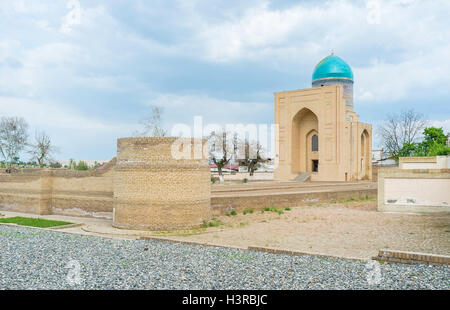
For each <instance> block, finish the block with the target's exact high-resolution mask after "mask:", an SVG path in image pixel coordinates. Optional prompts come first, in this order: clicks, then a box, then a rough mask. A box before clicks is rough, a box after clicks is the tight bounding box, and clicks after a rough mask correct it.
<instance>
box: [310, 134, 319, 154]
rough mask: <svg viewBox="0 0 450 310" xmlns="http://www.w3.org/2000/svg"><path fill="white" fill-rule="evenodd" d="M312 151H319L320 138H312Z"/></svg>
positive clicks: (315, 136)
mask: <svg viewBox="0 0 450 310" xmlns="http://www.w3.org/2000/svg"><path fill="white" fill-rule="evenodd" d="M311 142H312V143H311V145H312V151H313V152H317V151H318V150H319V137H317V135H314V136H312V141H311Z"/></svg>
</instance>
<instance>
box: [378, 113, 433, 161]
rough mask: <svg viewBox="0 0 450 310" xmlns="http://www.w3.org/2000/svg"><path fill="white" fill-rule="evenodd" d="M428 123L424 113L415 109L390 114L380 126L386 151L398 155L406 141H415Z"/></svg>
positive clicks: (380, 133)
mask: <svg viewBox="0 0 450 310" xmlns="http://www.w3.org/2000/svg"><path fill="white" fill-rule="evenodd" d="M426 125H427V121H426V120H425V118H424V115H423V114H420V113H416V112H414V110H412V109H411V110H406V111H402V112H401V113H400V114H388V116H387V120H386V121H385V123H384V124H383V125H382V126H381V127H380V128H379V135H380V136H381V138H382V140H383V146H384V148H385V150H386V152H387V153H388V154H389V155H391V156H394V157H397V156H398V154H399V152H400V150H401V149H402V148H403V146H404V145H405V144H406V143H413V142H415V141H416V139H417V138H418V135H419V134H420V133H421V132H422V130H423V129H424V128H425V126H426Z"/></svg>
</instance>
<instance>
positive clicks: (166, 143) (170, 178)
mask: <svg viewBox="0 0 450 310" xmlns="http://www.w3.org/2000/svg"><path fill="white" fill-rule="evenodd" d="M177 139H178V140H177ZM176 141H183V142H184V147H185V150H187V148H186V147H188V148H189V147H190V151H188V152H187V153H186V154H185V155H187V156H186V157H187V158H184V159H177V158H174V156H173V153H172V151H173V150H174V149H173V146H174V145H176V144H174V142H176ZM206 143H207V142H206V139H193V140H192V141H191V139H180V138H169V137H137V138H121V139H118V141H117V165H116V167H115V175H114V219H113V226H115V227H120V228H128V229H151V230H155V229H156V230H165V229H176V228H187V227H193V226H198V225H201V224H202V222H203V221H204V220H208V219H209V218H210V212H211V211H210V196H211V180H210V169H209V165H208V161H207V158H206V157H205V156H204V155H203V154H202V152H201V149H202V148H203V147H205V146H206ZM198 146H199V147H200V149H199V148H197V151H199V152H197V153H196V154H194V150H195V148H196V147H198ZM175 151H178V149H176V150H175ZM194 155H197V157H198V155H200V157H199V158H198V159H195V158H193V157H194Z"/></svg>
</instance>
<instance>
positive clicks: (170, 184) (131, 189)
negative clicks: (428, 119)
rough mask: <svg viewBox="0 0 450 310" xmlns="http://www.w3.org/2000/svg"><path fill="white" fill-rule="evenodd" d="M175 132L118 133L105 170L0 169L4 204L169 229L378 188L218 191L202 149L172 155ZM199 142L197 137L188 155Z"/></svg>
mask: <svg viewBox="0 0 450 310" xmlns="http://www.w3.org/2000/svg"><path fill="white" fill-rule="evenodd" d="M175 139H176V138H168V137H155V138H148V137H146V138H122V139H119V140H118V154H117V159H116V158H114V159H112V160H111V161H110V162H109V163H108V164H107V165H106V166H104V168H103V169H100V170H92V171H74V170H66V169H21V170H19V171H18V172H17V173H12V174H6V173H3V172H0V210H9V211H18V212H25V213H34V214H59V215H71V216H84V217H101V218H108V219H113V217H114V220H113V225H114V226H115V227H120V228H128V229H148V230H169V229H176V228H187V227H194V226H198V225H201V224H202V223H203V221H208V220H209V219H210V218H211V216H215V215H222V214H225V213H227V212H230V210H236V211H238V212H242V211H243V210H245V209H254V210H260V209H263V208H265V207H268V206H270V207H278V208H281V207H291V206H299V205H310V204H316V203H325V202H329V201H331V200H346V199H350V198H355V199H357V198H363V197H365V196H368V197H376V189H366V190H342V191H333V192H331V191H329V192H317V193H295V194H293V193H290V194H286V193H284V194H283V193H279V194H278V193H271V194H269V195H253V196H242V197H239V196H232V195H230V196H226V197H214V196H212V195H211V181H210V177H211V174H210V170H209V166H208V162H207V159H206V158H204V157H203V156H201V157H200V158H199V159H179V160H176V159H174V158H173V157H172V154H171V146H172V145H173V142H174V141H175ZM184 142H185V143H186V145H188V144H189V143H187V142H186V141H184ZM198 142H199V141H197V144H196V145H197V146H198V145H200V146H201V147H205V145H206V143H207V142H206V140H201V143H198ZM194 146H195V142H192V144H191V155H193V154H192V153H193V151H194ZM197 150H198V149H197ZM114 210H115V211H114Z"/></svg>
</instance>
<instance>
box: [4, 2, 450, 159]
mask: <svg viewBox="0 0 450 310" xmlns="http://www.w3.org/2000/svg"><path fill="white" fill-rule="evenodd" d="M448 12H450V1H448V0H420V1H419V0H370V1H365V0H357V1H350V0H348V1H345V0H336V1H333V0H331V1H320V5H319V1H312V0H311V1H300V0H297V1H288V0H283V1H265V0H246V1H241V0H217V1H215V0H204V1H197V0H187V1H182V0H179V1H169V0H152V1H148V0H132V1H131V0H96V1H93V0H68V1H67V0H28V1H27V0H0V116H1V115H8V116H10V115H11V116H12V115H17V116H22V117H25V118H26V120H27V121H28V122H29V124H30V127H31V128H30V132H31V133H32V132H34V131H35V130H36V129H40V130H45V131H46V132H47V133H48V134H49V135H50V136H51V137H52V139H53V141H54V142H55V144H56V145H57V146H58V147H59V148H60V153H59V154H58V155H57V158H59V159H68V158H74V159H77V160H79V159H91V160H106V159H109V158H111V157H113V156H115V153H116V138H117V137H124V136H129V135H131V134H132V133H133V131H135V130H137V129H139V124H138V122H139V120H140V119H142V117H144V116H145V115H147V114H148V113H149V109H150V106H151V105H159V106H162V107H164V115H163V118H164V126H165V127H166V128H167V129H169V130H170V128H171V127H172V126H173V125H174V124H176V123H186V124H188V125H191V124H192V121H193V117H194V116H195V115H202V116H203V117H204V122H215V123H258V124H259V123H267V124H270V123H272V122H273V93H274V92H277V91H283V90H291V89H301V88H308V87H310V85H311V75H312V71H313V68H314V66H315V65H316V63H317V62H319V61H320V60H321V59H322V58H323V57H325V56H327V55H328V54H330V51H331V50H334V52H335V54H336V55H338V56H340V57H341V58H343V59H344V60H346V61H347V62H348V63H349V64H350V66H351V67H352V69H353V72H354V75H355V110H356V112H357V113H358V114H359V115H360V116H361V120H362V121H363V122H369V123H372V124H374V126H375V127H376V125H377V124H379V123H380V122H381V121H382V120H383V119H384V118H385V116H386V114H387V113H389V112H399V111H401V110H404V109H407V108H413V109H414V110H415V111H417V112H421V113H424V114H425V115H426V117H427V119H429V120H430V123H431V124H433V125H437V126H443V127H444V128H445V129H446V130H447V131H450V108H449V104H450V74H449V73H450V57H449V55H450V41H449V38H450V24H449V21H448ZM377 144H378V142H377V139H375V141H374V147H377Z"/></svg>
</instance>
